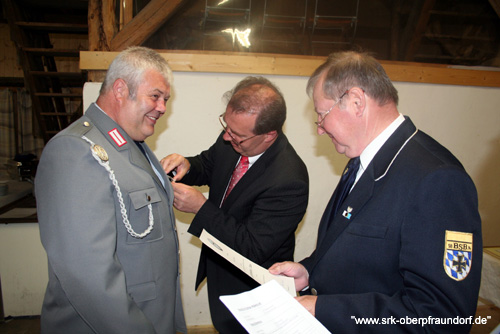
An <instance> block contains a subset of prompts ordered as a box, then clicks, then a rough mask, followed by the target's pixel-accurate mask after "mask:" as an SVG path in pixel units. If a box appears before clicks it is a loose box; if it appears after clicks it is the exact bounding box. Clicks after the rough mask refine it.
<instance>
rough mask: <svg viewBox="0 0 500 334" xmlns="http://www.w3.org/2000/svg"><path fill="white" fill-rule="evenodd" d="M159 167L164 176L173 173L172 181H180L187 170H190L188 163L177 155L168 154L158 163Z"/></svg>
mask: <svg viewBox="0 0 500 334" xmlns="http://www.w3.org/2000/svg"><path fill="white" fill-rule="evenodd" d="M160 163H161V166H162V167H163V170H164V171H165V173H166V174H168V173H170V172H171V171H175V176H174V177H173V180H174V181H179V180H181V179H182V178H183V177H184V175H186V173H187V172H189V169H190V168H191V164H190V163H189V161H188V160H187V159H186V158H184V157H183V156H182V155H179V154H176V153H174V154H170V155H167V156H166V157H165V158H163V159H161V161H160Z"/></svg>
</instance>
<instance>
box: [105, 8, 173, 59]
mask: <svg viewBox="0 0 500 334" xmlns="http://www.w3.org/2000/svg"><path fill="white" fill-rule="evenodd" d="M182 2H183V0H151V1H150V2H149V3H148V4H147V5H146V7H144V8H143V9H142V10H141V11H140V12H139V13H138V14H137V15H136V16H135V17H134V18H133V19H132V21H130V22H129V23H128V24H127V25H125V26H124V27H123V29H122V30H121V31H120V32H119V33H118V34H116V35H115V37H114V38H113V39H112V41H111V50H112V51H121V50H124V49H126V48H127V47H129V46H133V45H141V44H142V43H144V41H146V40H147V39H148V38H149V37H150V36H151V35H152V34H154V33H155V32H156V31H157V30H158V29H159V28H160V27H161V26H162V25H163V23H165V21H167V20H168V19H169V18H170V17H171V16H172V15H173V14H174V13H175V12H176V10H177V8H179V6H180V5H181V4H182Z"/></svg>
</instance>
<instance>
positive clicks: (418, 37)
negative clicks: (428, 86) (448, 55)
mask: <svg viewBox="0 0 500 334" xmlns="http://www.w3.org/2000/svg"><path fill="white" fill-rule="evenodd" d="M435 3H436V0H424V2H423V4H422V9H421V10H420V11H415V12H416V13H420V14H419V15H418V17H417V18H416V20H415V21H416V25H415V29H414V30H413V34H412V37H411V38H410V39H409V40H410V43H409V44H408V46H407V48H406V53H405V57H404V60H405V61H413V60H414V58H413V57H414V56H415V53H416V52H417V50H418V48H419V47H420V42H421V41H422V36H423V34H424V33H425V29H426V28H427V23H428V22H429V17H430V13H431V10H432V9H433V8H434V4H435Z"/></svg>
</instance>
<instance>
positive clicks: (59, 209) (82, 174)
mask: <svg viewBox="0 0 500 334" xmlns="http://www.w3.org/2000/svg"><path fill="white" fill-rule="evenodd" d="M113 129H117V130H118V131H119V132H120V134H121V135H122V136H123V138H124V139H125V141H126V143H122V144H123V145H120V146H119V145H117V144H116V143H115V142H114V141H113V139H112V138H111V136H110V135H109V134H108V132H109V131H111V130H113ZM84 137H85V138H88V139H89V140H90V141H92V142H93V143H95V144H97V145H100V146H101V147H102V148H103V149H104V150H105V151H106V153H107V155H108V157H109V166H110V168H111V169H112V170H113V171H114V175H115V177H116V180H117V182H118V185H119V187H120V190H121V193H122V196H123V204H124V206H125V210H126V215H127V217H128V220H129V222H130V224H131V226H132V228H133V229H134V230H135V231H136V232H137V233H142V232H143V231H145V230H146V228H147V227H148V223H149V218H148V217H149V214H150V211H149V208H148V204H151V208H152V214H153V219H154V227H153V230H152V231H151V233H150V234H148V235H147V236H145V237H144V238H135V237H132V236H131V235H130V234H129V233H128V232H127V229H126V228H125V225H124V223H123V218H122V214H121V212H120V209H121V207H120V203H119V200H118V197H117V192H116V191H115V187H114V186H113V183H112V181H111V180H110V174H109V173H108V171H107V170H106V169H105V168H104V167H103V166H101V165H100V164H99V162H98V161H97V160H96V159H95V158H94V157H93V156H92V152H91V145H90V143H89V142H88V141H87V140H85V139H84ZM143 147H144V149H145V151H146V152H147V153H148V155H149V157H150V160H151V162H152V163H153V164H154V165H155V167H156V169H157V170H158V171H159V172H160V173H162V176H163V179H164V180H165V187H164V186H163V185H162V183H161V182H160V179H159V178H158V177H157V175H156V174H155V172H154V171H153V169H152V168H151V164H150V163H149V162H148V160H147V159H146V157H145V156H144V155H143V154H142V153H141V151H140V150H139V148H138V147H137V146H136V145H135V144H134V142H133V140H132V139H131V138H130V137H129V136H128V135H127V134H126V133H125V131H123V129H121V128H120V127H119V126H118V124H116V123H115V122H114V121H113V120H112V119H111V118H109V117H108V116H106V115H105V114H104V113H103V112H102V111H100V110H99V109H98V108H97V107H96V106H95V105H94V104H92V105H91V106H90V107H89V109H88V110H87V112H86V114H85V115H84V116H83V117H81V118H80V119H79V120H76V121H75V122H74V123H73V124H72V125H70V126H69V127H68V128H67V129H65V130H63V131H62V132H60V133H59V134H57V136H55V137H54V138H52V139H51V140H50V141H49V142H48V143H47V146H46V147H45V149H44V151H43V154H42V157H41V159H40V164H39V165H38V170H37V174H36V179H35V191H36V199H37V210H38V218H39V225H40V235H41V240H42V243H43V246H44V247H45V250H46V251H47V256H48V263H49V283H48V286H47V291H46V294H45V299H44V302H43V308H42V316H41V327H42V333H50V334H55V333H62V334H68V333H130V334H137V333H141V334H146V333H175V332H176V330H178V331H183V332H187V330H186V325H185V321H184V314H183V310H182V303H181V298H180V278H179V262H178V261H179V255H178V250H179V247H178V241H177V233H176V231H175V218H174V214H173V209H172V202H173V197H174V196H173V190H172V186H171V185H170V183H169V182H168V180H167V178H166V175H165V174H164V172H163V169H162V168H161V165H160V163H159V162H158V160H157V159H156V157H155V156H154V154H153V152H151V150H150V149H149V148H148V147H147V145H146V144H143Z"/></svg>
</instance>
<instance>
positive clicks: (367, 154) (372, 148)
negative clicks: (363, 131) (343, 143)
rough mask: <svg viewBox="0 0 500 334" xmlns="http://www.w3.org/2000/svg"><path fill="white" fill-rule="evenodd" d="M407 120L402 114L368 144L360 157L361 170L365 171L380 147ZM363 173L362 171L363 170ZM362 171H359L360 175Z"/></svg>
mask: <svg viewBox="0 0 500 334" xmlns="http://www.w3.org/2000/svg"><path fill="white" fill-rule="evenodd" d="M404 120H405V118H404V116H403V115H402V114H399V116H398V117H397V118H396V119H395V120H394V121H393V122H392V123H391V124H390V125H389V126H388V127H387V128H385V130H384V131H382V132H381V133H380V134H379V135H378V136H377V137H376V138H375V139H374V140H372V142H371V143H370V144H368V146H367V147H366V148H365V149H364V151H363V153H361V155H360V156H359V158H360V163H361V164H360V171H364V170H365V169H366V167H368V165H369V164H370V162H371V161H372V160H373V157H374V156H375V154H377V152H378V151H379V150H380V148H381V147H382V146H383V145H384V144H385V142H386V141H387V140H388V139H389V137H390V136H391V135H392V134H393V133H394V131H396V129H397V128H398V127H399V126H400V125H401V123H403V122H404ZM361 173H362V172H361ZM359 176H360V173H358V177H359Z"/></svg>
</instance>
